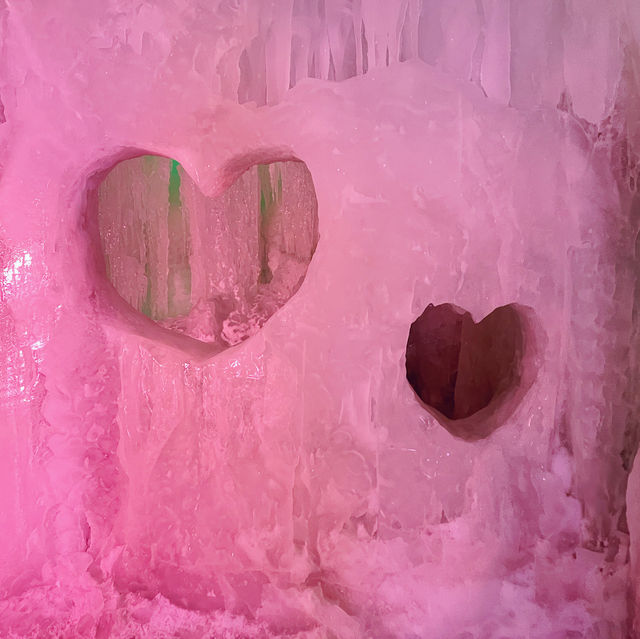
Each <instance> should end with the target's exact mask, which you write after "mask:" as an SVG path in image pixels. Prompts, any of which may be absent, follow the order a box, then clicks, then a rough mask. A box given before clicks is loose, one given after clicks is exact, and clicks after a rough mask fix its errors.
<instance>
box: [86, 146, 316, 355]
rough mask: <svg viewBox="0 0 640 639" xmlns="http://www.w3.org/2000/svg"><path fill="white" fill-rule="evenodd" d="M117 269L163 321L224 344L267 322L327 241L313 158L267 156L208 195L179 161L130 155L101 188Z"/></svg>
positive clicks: (118, 277)
mask: <svg viewBox="0 0 640 639" xmlns="http://www.w3.org/2000/svg"><path fill="white" fill-rule="evenodd" d="M97 198H98V200H97V210H98V215H97V217H98V227H99V234H100V243H101V247H102V253H103V256H104V262H105V272H106V276H107V278H108V279H109V280H110V282H111V284H113V286H114V288H115V289H116V291H117V292H118V293H119V295H120V297H121V298H122V299H124V300H125V301H126V302H127V303H128V304H129V305H131V306H132V307H133V308H134V309H136V310H137V311H139V312H140V313H142V314H144V315H146V316H147V317H148V318H150V319H151V320H153V321H154V322H155V323H156V324H158V325H160V326H161V327H163V328H165V329H169V330H170V331H173V332H177V333H180V334H182V335H187V336H189V337H191V338H195V339H197V340H199V341H201V342H205V343H208V344H215V345H216V346H217V350H221V349H222V348H226V347H228V346H231V345H234V344H238V343H239V342H241V341H243V340H244V339H246V338H247V337H249V336H251V335H252V334H254V333H255V332H256V331H258V330H259V329H260V328H261V326H262V325H263V324H264V323H265V322H266V321H267V320H268V319H269V317H271V316H272V315H273V313H275V311H277V310H278V309H279V308H281V307H282V306H283V305H284V304H285V303H286V302H287V301H288V300H289V299H290V298H291V296H292V295H293V294H294V293H295V292H296V291H297V290H298V289H299V287H300V285H301V284H302V281H303V279H304V277H305V274H306V271H307V267H308V265H309V263H310V261H311V258H312V256H313V253H314V251H315V248H316V245H317V243H318V205H317V200H316V195H315V190H314V186H313V181H312V179H311V175H310V173H309V171H308V169H307V167H306V165H305V164H304V163H303V162H300V161H285V162H273V163H271V164H257V165H253V166H250V167H248V168H247V169H246V170H245V171H244V173H242V174H241V175H240V177H239V178H238V179H237V180H236V181H235V182H234V183H233V184H232V185H231V186H230V187H229V188H228V189H227V190H226V191H225V192H223V193H221V194H220V195H217V196H214V197H208V196H206V195H204V194H203V193H202V192H201V191H200V189H199V187H198V185H197V184H196V183H195V181H194V180H193V179H192V178H191V177H190V176H189V174H188V173H187V172H186V171H185V170H184V169H183V168H182V166H181V165H180V164H179V163H178V162H177V161H175V160H171V159H169V158H166V157H160V156H154V155H145V156H141V157H136V158H133V159H129V160H125V161H123V162H120V163H119V164H117V165H116V166H114V168H113V169H112V170H111V171H110V172H109V173H108V174H107V175H106V177H105V178H104V179H103V180H102V182H101V184H100V186H99V187H98V193H97Z"/></svg>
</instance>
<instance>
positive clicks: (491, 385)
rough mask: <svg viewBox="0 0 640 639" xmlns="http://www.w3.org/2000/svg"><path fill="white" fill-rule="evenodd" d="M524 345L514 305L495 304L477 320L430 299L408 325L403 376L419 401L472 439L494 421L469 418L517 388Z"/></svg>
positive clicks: (451, 306)
mask: <svg viewBox="0 0 640 639" xmlns="http://www.w3.org/2000/svg"><path fill="white" fill-rule="evenodd" d="M523 350H524V332H523V324H522V320H521V317H520V315H519V313H518V310H517V309H516V307H515V306H514V305H507V306H501V307H499V308H496V309H495V310H494V311H493V312H492V313H491V314H490V315H487V317H485V318H484V319H483V320H482V321H481V322H479V323H478V324H476V323H475V322H474V321H473V318H472V317H471V314H470V313H469V312H467V311H464V310H462V309H460V308H457V307H455V306H453V305H452V304H441V305H440V306H434V305H433V304H429V306H427V308H426V309H425V310H424V312H423V313H422V315H420V317H418V319H416V321H415V322H413V324H412V325H411V328H410V330H409V339H408V341H407V351H406V367H407V379H408V380H409V383H410V384H411V386H412V387H413V389H414V391H415V392H416V394H417V395H418V397H419V398H420V399H421V400H422V401H423V402H424V404H426V405H427V407H429V408H431V409H435V411H436V412H437V416H438V417H444V418H446V422H447V423H446V425H447V427H448V429H449V430H450V431H451V432H453V433H454V434H456V435H458V436H461V437H464V438H465V439H477V438H478V437H479V436H484V435H486V434H488V433H489V432H490V431H491V430H493V426H491V427H489V428H484V429H483V428H480V429H479V428H478V424H477V422H473V421H472V420H471V421H470V420H469V418H471V417H473V416H474V415H477V414H479V413H480V411H483V409H492V408H497V407H499V405H500V403H501V402H502V401H503V400H504V399H505V398H506V397H507V396H508V395H509V393H510V391H514V390H516V389H517V388H518V386H519V385H520V382H521V378H522V370H521V368H522V359H523ZM484 413H485V414H488V413H490V410H487V411H484ZM456 421H457V422H459V423H458V424H457V425H453V426H452V422H456ZM465 422H466V423H465ZM480 433H482V435H480Z"/></svg>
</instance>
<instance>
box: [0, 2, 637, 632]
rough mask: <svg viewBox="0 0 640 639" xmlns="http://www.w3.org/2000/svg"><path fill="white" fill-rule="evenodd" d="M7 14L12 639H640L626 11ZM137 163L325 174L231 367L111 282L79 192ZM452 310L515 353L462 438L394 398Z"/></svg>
mask: <svg viewBox="0 0 640 639" xmlns="http://www.w3.org/2000/svg"><path fill="white" fill-rule="evenodd" d="M0 11H1V12H2V14H1V15H2V20H1V21H0V37H1V39H2V62H1V65H2V66H1V67H0V100H1V101H2V111H1V113H3V117H2V118H0V119H4V120H5V122H4V123H2V124H0V149H1V152H0V202H1V206H0V211H1V213H0V269H1V271H2V272H1V279H0V345H1V346H0V438H1V439H0V442H1V445H0V482H1V483H0V486H2V490H1V491H0V536H1V540H2V543H0V636H3V637H4V636H6V637H65V638H69V639H71V638H75V637H96V638H100V639H104V638H107V637H114V638H125V637H132V636H133V637H152V638H155V637H174V636H179V637H189V638H194V639H195V638H199V637H216V638H217V637H298V638H300V639H301V638H303V637H304V638H309V639H311V638H318V639H319V638H321V637H338V638H340V639H343V638H344V639H347V638H354V639H355V638H360V637H374V638H376V639H378V638H380V639H383V638H384V639H386V638H389V639H391V638H394V639H395V638H398V639H404V638H414V639H417V638H421V639H422V638H434V639H440V638H442V639H445V638H446V639H449V638H451V639H485V638H486V639H490V638H495V639H501V638H504V637H508V638H510V639H512V638H513V639H515V638H520V637H522V638H524V637H527V638H530V637H531V638H536V639H552V638H557V639H560V638H561V637H576V638H577V637H583V638H587V637H588V638H596V637H598V638H600V637H602V638H621V639H622V638H624V637H629V636H631V637H633V636H635V635H634V632H636V634H638V629H640V626H638V625H637V624H636V625H635V626H634V614H635V603H634V602H635V601H636V595H635V594H634V593H635V590H634V589H635V585H636V583H637V575H638V570H639V568H638V550H637V548H638V544H639V543H640V539H639V538H638V535H639V534H640V511H639V509H638V503H639V502H638V500H639V499H640V497H639V496H638V495H639V494H640V480H639V479H638V477H637V468H636V469H635V470H633V472H632V473H631V479H630V481H629V486H628V491H627V475H628V473H629V471H630V470H631V467H632V463H633V457H634V454H635V450H636V447H637V442H638V434H637V427H636V422H637V417H638V401H637V395H636V385H637V383H638V368H637V362H636V359H637V358H636V356H635V353H636V352H637V349H638V346H640V345H639V344H638V343H637V342H638V331H637V320H636V315H637V308H636V303H635V291H636V288H637V275H636V273H637V253H636V250H637V249H636V246H635V244H636V240H635V238H636V233H637V225H638V217H637V212H638V205H637V197H636V189H637V178H638V170H637V166H636V157H637V155H636V153H637V149H638V126H637V120H636V119H634V117H633V113H634V105H635V104H636V100H637V97H638V90H637V87H638V82H637V80H638V78H637V76H636V73H637V71H636V65H637V61H638V48H637V33H638V31H639V28H638V27H639V25H640V17H639V16H638V15H636V13H637V12H636V9H635V7H634V6H633V5H632V4H631V3H629V4H625V3H624V2H612V3H608V4H607V6H603V4H602V3H597V2H595V1H594V2H586V3H584V2H581V3H577V2H571V1H569V0H566V1H564V2H541V3H535V4H534V3H520V4H519V3H508V2H490V1H488V0H487V1H483V2H479V3H476V2H473V3H472V2H468V3H467V2H464V3H447V2H438V1H427V0H424V1H423V2H419V1H417V0H409V1H408V2H384V3H383V2H365V1H364V0H362V2H346V3H335V2H328V1H327V2H325V3H317V4H316V3H315V2H298V1H295V2H294V1H293V0H291V1H285V0H283V1H282V2H280V1H278V2H274V3H260V2H257V1H256V2H248V1H247V2H236V3H232V2H218V3H216V2H213V3H211V2H206V3H205V2H197V1H189V2H187V1H182V2H158V3H147V2H140V3H133V2H83V3H72V2H65V1H64V0H63V1H57V2H55V3H54V2H47V1H45V2H21V3H18V2H10V1H6V2H2V1H1V0H0ZM365 71H366V73H365ZM290 85H295V86H293V87H292V88H290ZM142 154H156V155H161V156H166V157H170V158H174V159H175V160H177V161H178V162H180V164H181V167H182V170H184V171H185V172H186V173H187V174H188V175H189V176H190V178H191V179H192V180H193V181H194V182H195V185H196V186H197V187H198V188H199V189H200V190H201V191H202V193H203V194H204V195H205V196H220V197H224V196H221V194H222V193H223V192H224V190H225V189H227V188H229V187H230V186H231V185H232V183H233V182H234V180H236V179H237V178H238V177H239V176H240V175H241V174H242V173H243V172H244V171H245V170H246V169H248V168H249V167H251V166H253V165H255V164H256V163H268V162H274V161H286V160H291V159H296V160H300V161H302V162H304V163H305V164H306V167H307V168H308V170H309V172H310V175H311V178H312V180H313V186H314V189H315V194H316V197H317V203H318V230H319V238H320V239H319V242H318V245H317V249H316V250H315V253H314V254H313V257H312V259H311V261H310V264H309V267H308V270H307V271H306V276H305V278H304V281H303V282H302V285H301V286H300V288H299V290H298V291H297V292H296V293H295V294H294V295H293V296H292V297H291V299H289V301H287V302H286V303H284V304H283V305H282V306H281V307H280V308H279V310H278V311H277V312H276V313H275V314H273V316H271V318H270V319H269V320H268V321H267V322H266V323H265V324H264V326H262V328H261V329H260V330H259V331H258V332H256V333H255V334H254V335H252V336H251V337H250V338H249V339H247V340H245V341H243V342H242V343H240V344H238V345H236V346H233V347H230V348H225V349H224V350H222V349H219V348H216V347H215V344H214V345H213V346H212V345H211V344H210V343H204V342H202V341H199V340H197V339H194V338H187V337H185V335H184V334H182V333H177V332H175V331H174V332H172V331H171V330H166V327H164V328H162V327H160V326H158V325H156V324H154V323H153V322H151V321H150V320H149V319H148V318H145V317H144V316H142V315H141V314H140V313H138V312H136V311H135V309H133V308H132V307H129V306H127V305H126V304H125V303H124V302H123V301H122V300H121V299H120V298H119V297H118V296H117V294H116V293H115V291H114V289H113V288H112V287H111V285H110V284H109V282H108V281H107V279H106V276H105V269H104V262H103V255H102V247H101V243H100V238H99V233H98V231H99V229H98V222H97V220H96V217H95V210H94V208H93V206H92V201H91V193H94V192H95V189H96V188H97V187H98V184H99V182H100V180H102V179H103V178H104V177H105V175H106V172H107V171H108V170H110V169H111V168H112V167H113V166H114V165H116V164H117V163H118V162H119V161H121V160H124V159H128V158H132V157H136V156H139V155H142ZM202 215H203V216H204V215H205V213H202ZM201 221H203V220H201ZM289 232H290V236H288V238H286V239H295V238H294V236H295V233H294V232H293V231H289ZM285 236H286V232H285ZM233 241H234V242H237V241H238V238H237V237H234V238H233ZM232 253H233V251H231V250H230V251H229V252H228V255H230V256H231V255H232ZM221 255H223V256H224V255H225V253H224V251H222V250H221ZM209 258H210V256H208V258H207V259H209ZM194 259H195V258H194ZM221 259H223V258H222V257H221ZM225 259H228V260H229V261H232V258H231V257H229V258H225ZM445 302H446V303H451V304H454V305H456V306H458V307H460V308H463V309H466V310H468V311H470V312H471V313H472V315H473V318H474V319H475V320H476V321H479V320H481V319H482V318H483V317H485V316H487V315H488V314H489V313H491V311H493V310H494V309H495V308H497V307H500V306H503V305H505V304H514V305H516V306H517V308H518V309H520V310H519V312H520V313H521V316H522V320H523V325H524V327H525V338H526V340H525V342H526V348H525V352H524V358H523V362H522V366H523V375H524V379H525V381H526V384H524V385H523V387H522V389H520V390H521V392H519V393H515V394H514V395H512V396H511V399H510V401H509V402H507V404H505V405H502V406H501V407H497V408H496V410H495V411H494V412H492V413H491V415H489V416H487V419H489V418H490V419H494V420H496V424H495V426H496V428H495V430H494V431H493V433H492V434H491V435H489V436H488V437H483V438H481V439H479V440H477V441H469V440H465V439H461V438H459V437H455V436H454V435H452V434H451V433H450V432H449V431H448V430H447V429H445V428H443V427H442V425H441V424H440V423H439V421H438V419H437V418H436V417H435V416H434V415H433V414H432V413H431V412H429V411H428V410H426V409H425V406H424V405H423V404H422V403H421V402H420V401H419V400H418V398H417V397H416V395H415V393H414V392H413V390H412V389H411V386H410V385H409V383H408V382H407V379H406V375H405V348H406V344H407V338H408V334H409V328H410V326H411V323H412V322H413V321H414V320H415V319H416V318H417V317H418V316H419V315H420V314H421V313H422V312H423V310H424V309H425V307H426V306H427V305H428V304H430V303H433V304H441V303H445ZM192 337H193V336H192ZM634 627H635V628H636V630H635V631H634Z"/></svg>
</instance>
